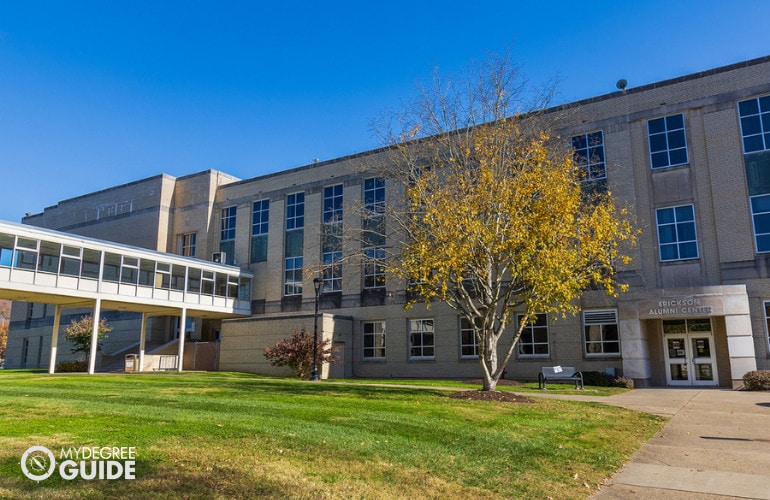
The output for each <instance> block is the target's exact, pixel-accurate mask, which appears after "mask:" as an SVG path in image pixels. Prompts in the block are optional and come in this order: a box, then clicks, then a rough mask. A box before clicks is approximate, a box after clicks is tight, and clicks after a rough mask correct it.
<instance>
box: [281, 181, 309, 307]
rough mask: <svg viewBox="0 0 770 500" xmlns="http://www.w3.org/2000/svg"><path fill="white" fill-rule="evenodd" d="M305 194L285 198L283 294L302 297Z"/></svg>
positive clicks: (295, 194)
mask: <svg viewBox="0 0 770 500" xmlns="http://www.w3.org/2000/svg"><path fill="white" fill-rule="evenodd" d="M304 227H305V193H294V194H290V195H288V196H287V197H286V242H285V246H284V280H283V294H284V295H286V296H289V295H302V269H303V267H302V257H303V246H304V242H305V230H304Z"/></svg>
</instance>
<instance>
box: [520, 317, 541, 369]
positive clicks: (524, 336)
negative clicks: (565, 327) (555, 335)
mask: <svg viewBox="0 0 770 500" xmlns="http://www.w3.org/2000/svg"><path fill="white" fill-rule="evenodd" d="M522 317H523V315H522V314H519V315H517V316H516V324H517V325H518V324H519V322H520V321H521V318H522ZM518 347H519V351H518V354H519V357H522V358H524V357H547V356H548V355H549V351H548V315H547V314H535V315H534V316H533V317H530V322H529V323H527V324H526V325H525V326H524V330H522V332H521V337H519V343H518Z"/></svg>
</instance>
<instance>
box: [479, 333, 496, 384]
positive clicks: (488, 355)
mask: <svg viewBox="0 0 770 500" xmlns="http://www.w3.org/2000/svg"><path fill="white" fill-rule="evenodd" d="M486 343H487V346H486V349H485V352H484V359H482V360H481V362H482V364H483V365H484V366H483V370H482V371H483V372H484V385H483V387H482V389H481V390H482V391H496V390H497V380H498V377H497V376H495V374H496V373H497V342H494V340H493V335H491V334H489V333H487V340H486Z"/></svg>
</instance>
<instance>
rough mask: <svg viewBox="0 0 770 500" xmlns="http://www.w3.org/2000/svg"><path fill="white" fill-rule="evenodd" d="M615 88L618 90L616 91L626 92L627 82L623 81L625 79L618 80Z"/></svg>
mask: <svg viewBox="0 0 770 500" xmlns="http://www.w3.org/2000/svg"><path fill="white" fill-rule="evenodd" d="M615 86H616V87H617V88H618V90H626V87H627V86H628V82H627V81H626V80H625V78H621V79H620V80H618V83H616V84H615Z"/></svg>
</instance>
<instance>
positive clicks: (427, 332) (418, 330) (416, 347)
mask: <svg viewBox="0 0 770 500" xmlns="http://www.w3.org/2000/svg"><path fill="white" fill-rule="evenodd" d="M433 333H434V332H433V319H432V318H431V319H411V320H409V359H413V360H419V359H433V358H434V338H433Z"/></svg>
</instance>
